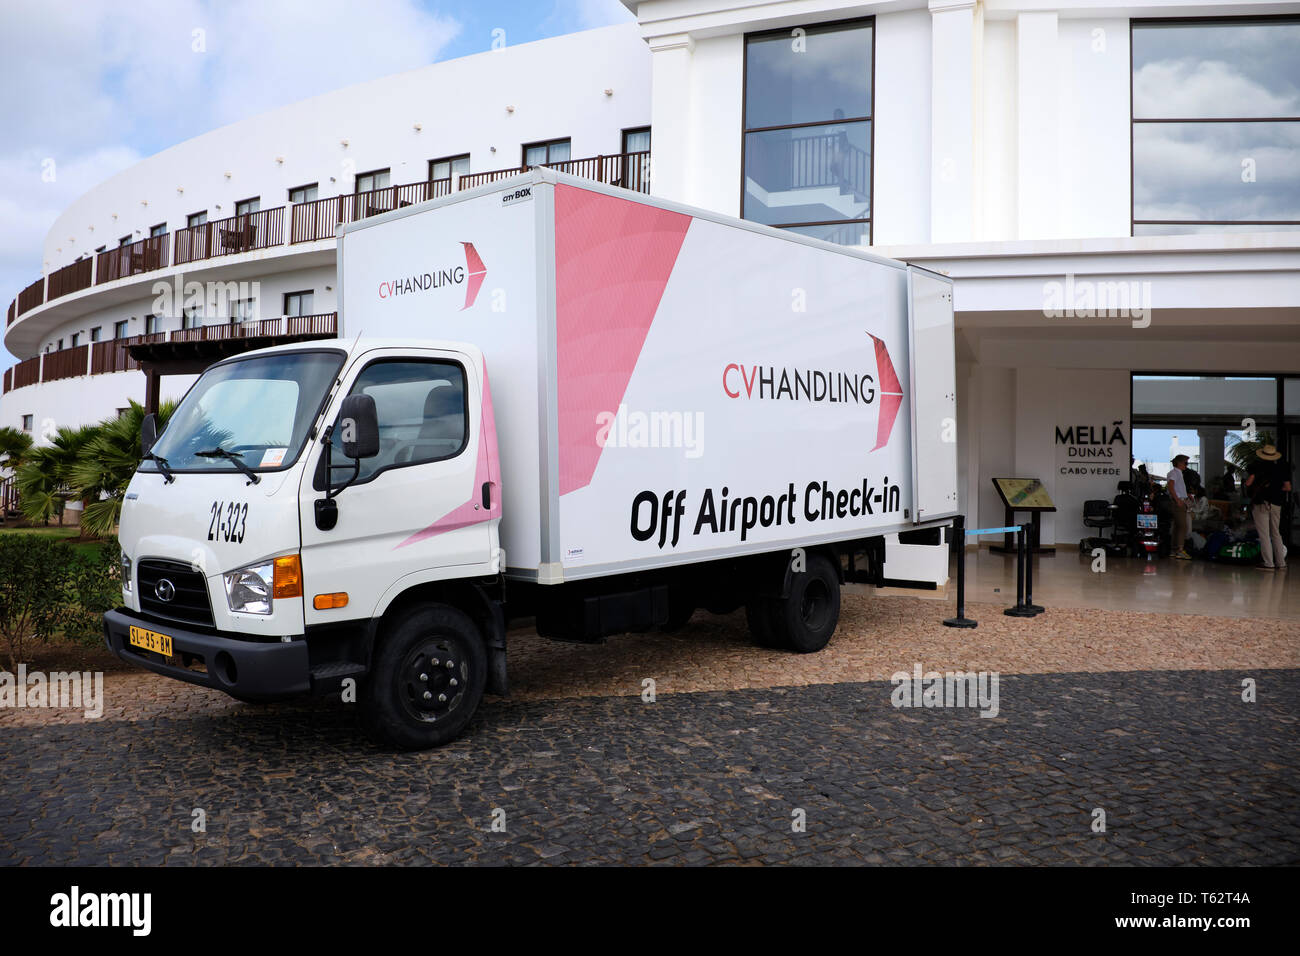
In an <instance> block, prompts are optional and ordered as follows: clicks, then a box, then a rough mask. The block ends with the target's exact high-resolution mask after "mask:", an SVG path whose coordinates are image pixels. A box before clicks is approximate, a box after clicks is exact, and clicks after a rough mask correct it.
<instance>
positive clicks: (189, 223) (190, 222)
mask: <svg viewBox="0 0 1300 956" xmlns="http://www.w3.org/2000/svg"><path fill="white" fill-rule="evenodd" d="M199 216H202V217H203V221H202V222H195V221H194V220H195V219H197V218H198V217H199ZM207 224H208V211H207V210H206V209H200V210H199V211H198V212H191V213H186V214H185V228H186V229H197V228H199V226H206V225H207Z"/></svg>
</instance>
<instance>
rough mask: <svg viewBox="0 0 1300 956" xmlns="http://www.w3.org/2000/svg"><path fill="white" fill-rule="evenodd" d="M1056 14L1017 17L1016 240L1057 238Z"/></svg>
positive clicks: (1027, 14)
mask: <svg viewBox="0 0 1300 956" xmlns="http://www.w3.org/2000/svg"><path fill="white" fill-rule="evenodd" d="M1057 58H1058V53H1057V43H1056V13H1055V12H1052V13H1021V14H1019V15H1017V17H1016V107H1017V109H1016V125H1017V132H1016V138H1017V153H1018V162H1017V167H1018V176H1017V183H1018V195H1017V206H1018V216H1017V225H1018V228H1019V234H1018V238H1020V239H1054V238H1057V237H1058V236H1059V235H1060V231H1061V221H1060V209H1061V206H1060V197H1059V194H1058V187H1059V184H1058V182H1057V176H1058V172H1059V168H1060V161H1059V155H1058V149H1059V145H1058V144H1059V137H1060V132H1059V126H1060V102H1061V99H1060V80H1059V75H1058V63H1057Z"/></svg>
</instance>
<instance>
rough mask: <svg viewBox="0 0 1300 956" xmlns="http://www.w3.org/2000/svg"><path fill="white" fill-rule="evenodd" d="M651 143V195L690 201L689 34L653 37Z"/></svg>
mask: <svg viewBox="0 0 1300 956" xmlns="http://www.w3.org/2000/svg"><path fill="white" fill-rule="evenodd" d="M648 43H649V46H650V52H651V54H652V55H653V64H652V67H651V69H652V79H651V90H650V95H651V114H650V115H651V120H650V123H651V125H650V128H651V130H652V133H651V135H652V137H653V139H652V141H651V146H650V159H651V167H650V192H651V193H652V194H653V195H655V196H662V197H663V198H664V199H674V200H676V201H678V202H688V201H689V190H690V169H691V156H692V154H693V149H692V146H693V143H692V136H691V63H692V60H693V57H694V52H695V42H694V41H693V40H692V39H691V38H690V36H689V35H688V34H685V33H679V34H672V35H669V36H661V37H651V38H650V39H649V41H648Z"/></svg>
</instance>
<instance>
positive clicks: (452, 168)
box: [429, 153, 469, 191]
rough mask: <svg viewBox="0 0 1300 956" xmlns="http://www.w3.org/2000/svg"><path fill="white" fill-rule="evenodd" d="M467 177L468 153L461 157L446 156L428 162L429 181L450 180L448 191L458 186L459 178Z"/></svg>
mask: <svg viewBox="0 0 1300 956" xmlns="http://www.w3.org/2000/svg"><path fill="white" fill-rule="evenodd" d="M468 175H469V153H465V154H464V155H463V156H447V157H445V158H443V159H431V160H429V181H430V182H433V181H435V180H438V179H450V180H451V183H450V185H449V186H448V190H449V191H452V190H455V189H456V188H457V187H458V186H459V185H460V177H462V176H468Z"/></svg>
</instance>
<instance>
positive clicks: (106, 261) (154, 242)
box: [95, 236, 167, 285]
mask: <svg viewBox="0 0 1300 956" xmlns="http://www.w3.org/2000/svg"><path fill="white" fill-rule="evenodd" d="M165 268H167V237H166V236H151V237H149V238H148V239H141V240H139V241H138V242H133V243H131V244H130V245H127V246H118V247H117V248H116V249H109V250H108V251H107V252H101V253H100V254H99V255H97V256H96V257H95V285H103V284H104V283H105V282H112V281H113V280H114V279H125V278H127V277H129V276H134V275H139V274H140V273H142V272H153V271H154V270H155V269H165Z"/></svg>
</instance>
